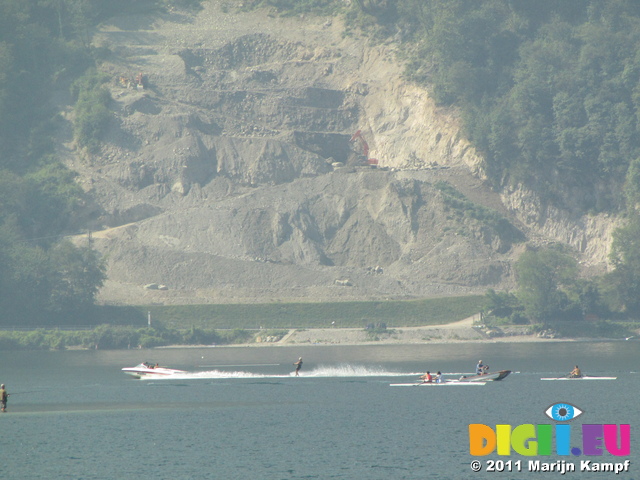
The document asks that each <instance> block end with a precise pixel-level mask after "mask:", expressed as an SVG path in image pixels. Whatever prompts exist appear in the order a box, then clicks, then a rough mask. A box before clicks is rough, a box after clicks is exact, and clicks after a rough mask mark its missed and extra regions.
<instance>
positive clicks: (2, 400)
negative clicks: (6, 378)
mask: <svg viewBox="0 0 640 480" xmlns="http://www.w3.org/2000/svg"><path fill="white" fill-rule="evenodd" d="M8 399H9V394H8V393H7V390H6V389H5V388H4V383H3V384H2V385H0V407H2V411H3V412H6V411H7V400H8Z"/></svg>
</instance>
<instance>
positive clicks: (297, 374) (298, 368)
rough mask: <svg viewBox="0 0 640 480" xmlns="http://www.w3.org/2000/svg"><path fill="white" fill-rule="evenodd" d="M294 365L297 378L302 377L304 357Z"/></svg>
mask: <svg viewBox="0 0 640 480" xmlns="http://www.w3.org/2000/svg"><path fill="white" fill-rule="evenodd" d="M294 365H295V366H296V377H299V376H300V373H299V372H300V369H301V368H302V357H300V358H299V359H298V361H297V362H296V363H294Z"/></svg>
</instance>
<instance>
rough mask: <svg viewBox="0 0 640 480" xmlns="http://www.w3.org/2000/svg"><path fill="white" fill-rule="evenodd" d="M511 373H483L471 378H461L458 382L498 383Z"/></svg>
mask: <svg viewBox="0 0 640 480" xmlns="http://www.w3.org/2000/svg"><path fill="white" fill-rule="evenodd" d="M510 373H511V370H500V371H499V372H492V373H485V374H484V375H474V376H472V377H462V378H460V380H459V381H460V382H471V383H472V382H487V381H489V380H491V381H494V382H498V381H500V380H502V379H504V378H506V377H507V376H509V374H510Z"/></svg>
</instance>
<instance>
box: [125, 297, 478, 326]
mask: <svg viewBox="0 0 640 480" xmlns="http://www.w3.org/2000/svg"><path fill="white" fill-rule="evenodd" d="M484 300H485V298H484V296H482V295H475V296H464V297H441V298H429V299H424V300H402V301H400V300H399V301H380V302H333V303H270V304H215V305H179V306H156V305H153V306H149V307H144V306H141V307H137V308H139V309H140V311H141V313H144V315H145V318H146V314H147V312H150V313H151V318H152V322H159V323H161V324H162V325H164V326H165V327H169V328H185V327H198V328H259V327H262V328H326V327H329V326H331V325H332V322H335V326H336V327H352V328H358V327H362V328H365V327H366V326H367V325H370V324H374V325H378V324H383V323H384V324H386V325H387V326H388V327H420V326H425V325H440V324H446V323H451V322H456V321H458V320H462V319H464V318H467V317H470V316H471V315H474V314H476V313H478V312H479V311H480V310H481V309H482V305H483V302H484Z"/></svg>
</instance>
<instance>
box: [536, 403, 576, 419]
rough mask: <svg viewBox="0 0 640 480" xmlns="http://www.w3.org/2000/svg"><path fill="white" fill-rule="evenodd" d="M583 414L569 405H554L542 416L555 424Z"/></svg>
mask: <svg viewBox="0 0 640 480" xmlns="http://www.w3.org/2000/svg"><path fill="white" fill-rule="evenodd" d="M583 413H584V412H583V411H582V410H580V409H579V408H578V407H576V406H575V405H571V404H570V403H554V404H553V405H550V406H549V408H547V409H546V410H545V411H544V414H545V415H546V416H547V417H549V418H550V419H551V420H555V421H556V422H568V421H570V420H574V419H576V418H578V417H579V416H580V415H582V414H583Z"/></svg>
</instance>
